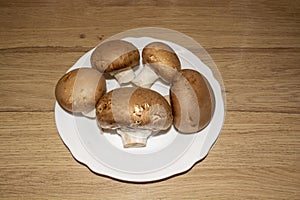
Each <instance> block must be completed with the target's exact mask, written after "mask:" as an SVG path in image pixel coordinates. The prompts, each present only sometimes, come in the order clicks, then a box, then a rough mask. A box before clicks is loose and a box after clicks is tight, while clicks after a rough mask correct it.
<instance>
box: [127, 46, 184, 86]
mask: <svg viewBox="0 0 300 200" xmlns="http://www.w3.org/2000/svg"><path fill="white" fill-rule="evenodd" d="M142 58H143V64H144V68H143V70H142V71H141V73H140V74H139V75H138V76H137V77H136V78H135V79H134V80H133V81H132V82H133V83H134V84H135V85H137V86H140V87H145V88H148V87H151V85H152V84H153V83H154V82H155V81H156V80H157V79H158V78H159V77H161V78H162V79H163V80H164V81H166V82H167V83H171V82H172V79H173V77H174V75H175V74H176V73H177V71H178V70H180V66H181V65H180V60H179V58H178V57H177V55H176V53H175V52H174V50H173V49H172V48H171V47H169V46H168V45H166V44H164V43H162V42H152V43H150V44H148V45H147V46H145V47H144V49H143V52H142Z"/></svg>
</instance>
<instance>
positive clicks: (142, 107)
mask: <svg viewBox="0 0 300 200" xmlns="http://www.w3.org/2000/svg"><path fill="white" fill-rule="evenodd" d="M96 115H97V120H98V123H99V125H100V126H101V127H102V128H106V129H114V128H123V129H124V128H125V129H126V128H128V129H147V130H153V131H154V130H166V129H168V128H169V127H170V126H171V124H172V120H173V116H172V110H171V107H170V105H169V104H168V102H167V101H166V100H165V98H164V97H163V96H161V95H160V94H159V93H157V92H155V91H153V90H150V89H146V88H135V87H124V88H117V89H115V90H112V91H110V92H108V93H106V94H105V95H104V96H102V97H101V98H100V100H99V101H98V104H97V107H96Z"/></svg>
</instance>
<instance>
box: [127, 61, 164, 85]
mask: <svg viewBox="0 0 300 200" xmlns="http://www.w3.org/2000/svg"><path fill="white" fill-rule="evenodd" d="M158 78H159V76H158V75H157V74H156V73H155V72H154V71H153V70H152V69H151V67H150V66H148V64H145V65H144V68H143V69H142V71H141V72H140V73H139V74H138V75H137V77H136V78H135V79H133V80H132V83H134V84H135V85H137V86H140V87H144V88H150V87H151V86H152V84H153V83H154V82H155V81H156V80H157V79H158Z"/></svg>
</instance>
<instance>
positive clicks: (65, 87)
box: [55, 68, 106, 113]
mask: <svg viewBox="0 0 300 200" xmlns="http://www.w3.org/2000/svg"><path fill="white" fill-rule="evenodd" d="M105 90H106V82H105V78H104V76H103V75H102V74H101V73H100V72H99V71H98V70H96V69H93V68H79V69H75V70H72V71H70V72H68V73H66V74H64V75H63V76H62V77H61V78H60V80H59V81H58V82H57V84H56V88H55V97H56V100H57V102H58V103H59V104H60V106H61V107H62V108H64V109H65V110H67V111H68V112H74V113H77V112H88V111H91V110H92V109H94V108H95V105H96V103H97V101H98V100H99V98H100V97H101V96H102V95H103V94H104V92H105Z"/></svg>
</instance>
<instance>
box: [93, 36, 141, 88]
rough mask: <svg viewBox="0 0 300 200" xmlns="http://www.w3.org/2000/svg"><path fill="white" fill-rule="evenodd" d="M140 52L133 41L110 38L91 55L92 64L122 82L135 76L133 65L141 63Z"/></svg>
mask: <svg viewBox="0 0 300 200" xmlns="http://www.w3.org/2000/svg"><path fill="white" fill-rule="evenodd" d="M139 63H140V54H139V51H138V49H137V48H136V47H135V46H134V45H133V44H131V43H129V42H127V41H123V40H110V41H107V42H104V43H101V44H100V45H99V46H97V47H96V49H95V50H94V51H93V53H92V55H91V64H92V66H93V67H94V68H96V69H98V70H99V71H100V72H102V73H108V74H110V75H112V76H114V77H115V78H116V79H117V81H118V82H119V83H120V84H123V83H128V82H130V81H131V80H132V79H134V78H135V74H134V71H133V69H132V68H133V67H135V66H137V65H139Z"/></svg>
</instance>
